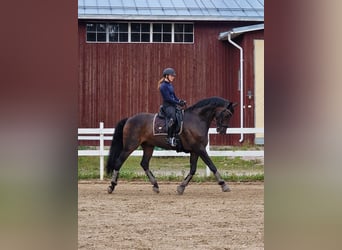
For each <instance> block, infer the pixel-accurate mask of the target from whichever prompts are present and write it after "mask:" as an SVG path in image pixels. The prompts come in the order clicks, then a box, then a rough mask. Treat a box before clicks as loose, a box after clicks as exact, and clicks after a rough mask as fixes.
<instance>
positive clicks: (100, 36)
mask: <svg viewBox="0 0 342 250" xmlns="http://www.w3.org/2000/svg"><path fill="white" fill-rule="evenodd" d="M97 41H98V42H105V41H106V33H97Z"/></svg>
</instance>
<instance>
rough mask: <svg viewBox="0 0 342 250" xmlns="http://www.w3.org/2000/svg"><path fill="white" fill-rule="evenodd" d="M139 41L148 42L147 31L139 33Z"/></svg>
mask: <svg viewBox="0 0 342 250" xmlns="http://www.w3.org/2000/svg"><path fill="white" fill-rule="evenodd" d="M141 41H142V42H149V41H150V34H147V33H143V34H141Z"/></svg>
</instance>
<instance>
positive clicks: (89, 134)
mask: <svg viewBox="0 0 342 250" xmlns="http://www.w3.org/2000/svg"><path fill="white" fill-rule="evenodd" d="M227 133H228V134H241V133H243V134H255V133H260V134H263V133H264V128H243V129H241V128H228V130H227ZM113 134H114V128H104V124H103V122H100V127H99V128H79V129H78V140H79V141H81V140H92V141H94V140H98V141H99V144H98V146H99V147H98V149H92V150H82V149H79V150H78V156H99V158H100V179H101V180H103V174H104V157H105V156H108V155H109V150H105V148H104V141H105V140H112V139H113ZM211 134H217V132H216V129H215V128H210V129H209V133H208V145H207V152H208V154H209V156H231V157H236V156H250V157H263V156H264V150H248V151H247V150H236V151H234V150H233V151H231V150H224V151H214V150H210V135H211ZM131 155H134V156H142V155H143V151H142V150H135V151H134V152H133V153H132V154H131ZM153 156H189V153H184V152H179V153H177V152H176V151H174V150H155V151H153ZM206 174H207V175H209V174H210V170H209V168H208V167H207V171H206Z"/></svg>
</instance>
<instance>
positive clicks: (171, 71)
mask: <svg viewBox="0 0 342 250" xmlns="http://www.w3.org/2000/svg"><path fill="white" fill-rule="evenodd" d="M167 75H172V76H176V71H175V70H174V69H173V68H166V69H164V70H163V76H164V77H165V76H167Z"/></svg>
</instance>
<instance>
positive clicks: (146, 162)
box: [140, 145, 159, 193]
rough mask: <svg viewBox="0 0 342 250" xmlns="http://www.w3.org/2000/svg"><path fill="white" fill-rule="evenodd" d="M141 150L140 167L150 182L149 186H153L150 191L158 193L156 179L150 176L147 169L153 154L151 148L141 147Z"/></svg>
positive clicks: (150, 173)
mask: <svg viewBox="0 0 342 250" xmlns="http://www.w3.org/2000/svg"><path fill="white" fill-rule="evenodd" d="M142 148H143V150H144V154H143V158H142V160H141V162H140V165H141V167H142V168H143V169H144V171H145V173H146V175H147V177H148V179H149V180H150V182H151V184H152V185H153V187H152V189H153V191H154V192H156V193H159V186H158V183H157V180H156V178H155V177H154V175H153V174H152V172H151V170H150V169H149V165H150V159H151V157H152V154H153V149H154V147H153V146H148V145H142Z"/></svg>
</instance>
